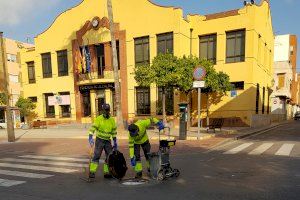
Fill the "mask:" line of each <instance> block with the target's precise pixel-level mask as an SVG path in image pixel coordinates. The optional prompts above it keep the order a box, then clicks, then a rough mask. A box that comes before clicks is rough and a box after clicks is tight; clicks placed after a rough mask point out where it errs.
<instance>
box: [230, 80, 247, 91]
mask: <svg viewBox="0 0 300 200" xmlns="http://www.w3.org/2000/svg"><path fill="white" fill-rule="evenodd" d="M231 85H232V89H233V90H244V88H245V83H244V81H238V82H231Z"/></svg>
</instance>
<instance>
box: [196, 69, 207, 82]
mask: <svg viewBox="0 0 300 200" xmlns="http://www.w3.org/2000/svg"><path fill="white" fill-rule="evenodd" d="M205 75H206V70H205V69H204V67H202V66H198V67H196V68H195V69H194V73H193V77H194V79H195V80H197V81H202V80H203V79H204V77H205Z"/></svg>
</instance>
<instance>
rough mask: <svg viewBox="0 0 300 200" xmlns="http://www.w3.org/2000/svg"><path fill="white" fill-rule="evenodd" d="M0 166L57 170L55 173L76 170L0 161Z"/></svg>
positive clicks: (73, 170)
mask: <svg viewBox="0 0 300 200" xmlns="http://www.w3.org/2000/svg"><path fill="white" fill-rule="evenodd" d="M0 167H7V168H17V169H29V170H37V171H49V172H57V173H73V172H77V171H78V170H75V169H65V168H56V167H44V166H37V165H20V164H16V163H0Z"/></svg>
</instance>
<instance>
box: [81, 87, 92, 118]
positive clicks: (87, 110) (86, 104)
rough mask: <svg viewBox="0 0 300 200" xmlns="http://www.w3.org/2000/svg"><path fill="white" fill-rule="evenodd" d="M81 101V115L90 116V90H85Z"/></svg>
mask: <svg viewBox="0 0 300 200" xmlns="http://www.w3.org/2000/svg"><path fill="white" fill-rule="evenodd" d="M82 103H83V106H82V107H83V116H84V117H90V116H91V112H92V111H91V98H90V92H89V91H88V92H85V93H83V94H82Z"/></svg>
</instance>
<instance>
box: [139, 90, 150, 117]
mask: <svg viewBox="0 0 300 200" xmlns="http://www.w3.org/2000/svg"><path fill="white" fill-rule="evenodd" d="M136 103H137V106H136V108H137V111H136V112H137V114H138V115H149V114H150V87H136Z"/></svg>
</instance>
